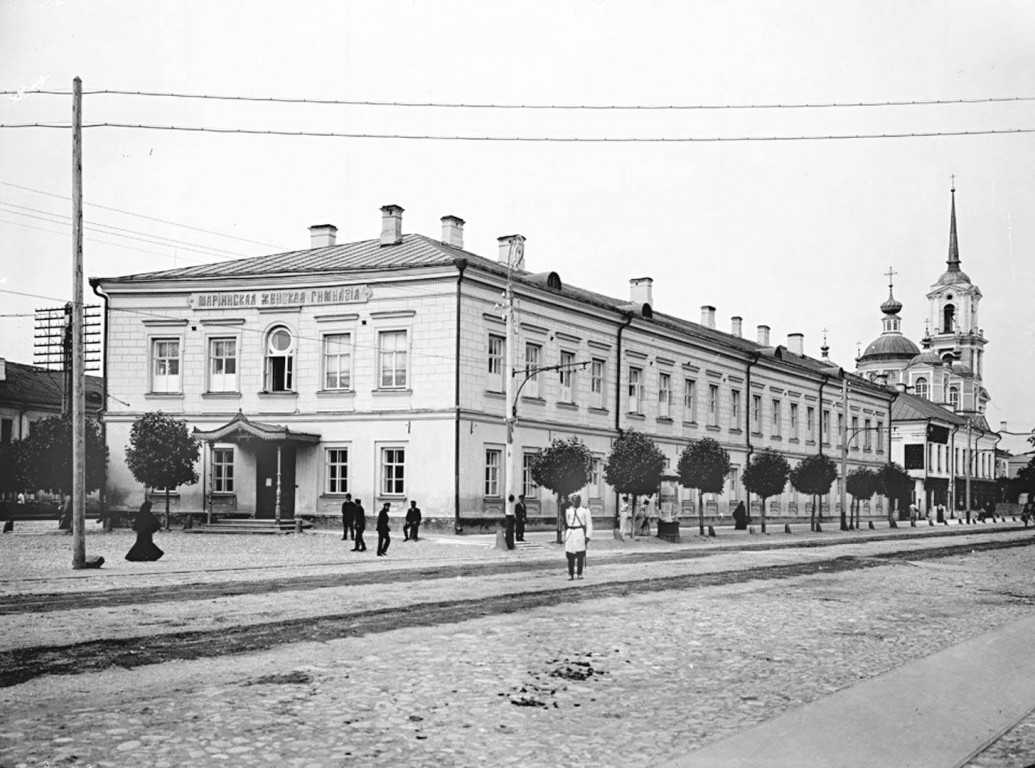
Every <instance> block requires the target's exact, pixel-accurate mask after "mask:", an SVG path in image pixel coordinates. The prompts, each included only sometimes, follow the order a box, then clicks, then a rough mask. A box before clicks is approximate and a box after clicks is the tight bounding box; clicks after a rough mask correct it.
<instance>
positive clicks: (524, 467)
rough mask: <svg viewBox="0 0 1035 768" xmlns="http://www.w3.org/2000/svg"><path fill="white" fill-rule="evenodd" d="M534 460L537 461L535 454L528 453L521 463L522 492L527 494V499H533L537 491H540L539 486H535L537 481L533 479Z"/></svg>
mask: <svg viewBox="0 0 1035 768" xmlns="http://www.w3.org/2000/svg"><path fill="white" fill-rule="evenodd" d="M533 459H535V454H534V453H526V454H525V455H524V456H523V457H522V461H521V492H522V493H523V494H525V498H526V499H531V498H533V497H534V496H535V494H536V491H538V490H539V486H538V485H536V484H535V480H534V479H533V478H532V460H533Z"/></svg>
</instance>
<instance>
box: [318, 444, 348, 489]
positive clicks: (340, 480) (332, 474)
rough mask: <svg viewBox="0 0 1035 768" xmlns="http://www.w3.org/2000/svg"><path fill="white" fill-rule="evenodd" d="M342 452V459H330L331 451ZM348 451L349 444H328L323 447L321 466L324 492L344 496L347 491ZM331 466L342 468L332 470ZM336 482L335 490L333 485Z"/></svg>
mask: <svg viewBox="0 0 1035 768" xmlns="http://www.w3.org/2000/svg"><path fill="white" fill-rule="evenodd" d="M332 452H335V453H344V454H345V457H344V458H345V460H344V461H332V460H331V453H332ZM349 453H350V446H348V445H329V446H326V447H325V448H324V454H323V466H324V478H325V479H324V492H325V493H327V494H332V495H340V496H344V495H345V494H346V493H349ZM333 467H339V468H343V470H342V469H338V470H336V471H335V470H333V469H332V468H333ZM336 484H337V490H335V485H336Z"/></svg>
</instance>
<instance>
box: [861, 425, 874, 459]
mask: <svg viewBox="0 0 1035 768" xmlns="http://www.w3.org/2000/svg"><path fill="white" fill-rule="evenodd" d="M872 423H873V422H871V421H870V420H869V419H865V420H864V421H863V450H864V451H872V450H873V430H872V429H871V428H870V426H871V424H872Z"/></svg>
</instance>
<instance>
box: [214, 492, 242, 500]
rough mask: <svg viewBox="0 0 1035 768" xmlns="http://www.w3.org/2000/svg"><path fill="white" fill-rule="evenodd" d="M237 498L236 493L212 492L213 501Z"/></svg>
mask: <svg viewBox="0 0 1035 768" xmlns="http://www.w3.org/2000/svg"><path fill="white" fill-rule="evenodd" d="M236 496H237V491H212V498H213V499H233V498H235V497H236Z"/></svg>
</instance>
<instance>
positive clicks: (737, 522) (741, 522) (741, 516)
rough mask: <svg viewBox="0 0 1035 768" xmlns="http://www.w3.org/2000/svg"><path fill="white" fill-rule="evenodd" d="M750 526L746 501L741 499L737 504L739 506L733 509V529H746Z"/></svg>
mask: <svg viewBox="0 0 1035 768" xmlns="http://www.w3.org/2000/svg"><path fill="white" fill-rule="evenodd" d="M747 527H748V514H747V509H746V508H745V507H744V502H743V501H741V502H739V503H738V504H737V508H736V509H734V510H733V530H735V531H746V530H747Z"/></svg>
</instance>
